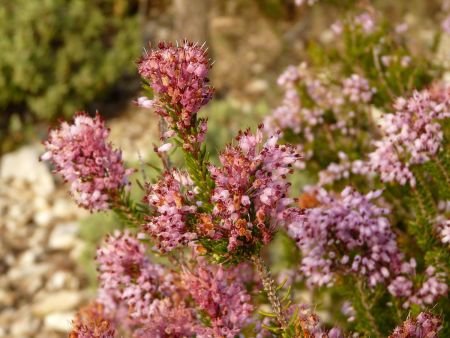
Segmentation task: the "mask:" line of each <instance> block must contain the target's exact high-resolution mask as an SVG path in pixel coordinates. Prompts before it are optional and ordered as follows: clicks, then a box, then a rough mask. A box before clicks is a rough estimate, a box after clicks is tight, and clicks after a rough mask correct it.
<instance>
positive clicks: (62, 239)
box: [48, 222, 79, 250]
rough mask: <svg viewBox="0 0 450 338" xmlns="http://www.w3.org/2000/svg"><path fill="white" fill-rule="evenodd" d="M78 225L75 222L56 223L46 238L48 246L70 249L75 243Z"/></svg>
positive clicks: (54, 248) (55, 248)
mask: <svg viewBox="0 0 450 338" xmlns="http://www.w3.org/2000/svg"><path fill="white" fill-rule="evenodd" d="M78 231H79V226H78V223H77V222H70V223H63V224H59V225H57V226H56V227H55V228H54V229H53V231H52V233H51V234H50V238H49V240H48V246H49V248H50V249H53V250H70V249H72V248H73V247H75V245H76V244H77V235H78Z"/></svg>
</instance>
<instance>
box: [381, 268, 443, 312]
mask: <svg viewBox="0 0 450 338" xmlns="http://www.w3.org/2000/svg"><path fill="white" fill-rule="evenodd" d="M415 266H416V264H415V261H414V260H412V261H411V262H409V263H408V262H405V263H403V265H402V267H401V270H400V271H401V274H400V273H399V275H398V276H397V277H396V278H395V279H394V280H393V281H392V282H391V283H390V284H389V286H388V290H389V292H390V293H391V294H392V295H393V296H395V297H398V298H402V299H404V300H405V301H404V303H403V307H404V308H408V307H410V305H411V304H417V305H420V306H421V307H422V308H425V307H428V306H432V305H433V304H435V303H436V301H437V300H438V299H439V298H441V297H444V296H446V295H447V293H448V285H447V283H446V274H445V273H442V272H437V271H436V269H435V268H434V267H432V266H429V267H428V268H427V269H426V271H425V277H426V279H425V280H424V281H423V283H421V284H419V285H418V286H417V287H415V285H414V282H413V280H412V279H411V278H412V277H414V276H415V273H416V271H415ZM400 271H399V272H400Z"/></svg>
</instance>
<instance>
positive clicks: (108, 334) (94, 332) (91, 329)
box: [69, 303, 116, 338]
mask: <svg viewBox="0 0 450 338" xmlns="http://www.w3.org/2000/svg"><path fill="white" fill-rule="evenodd" d="M72 325H73V327H72V331H71V332H70V334H69V338H114V337H116V329H115V326H114V324H113V323H112V322H111V320H110V319H108V318H107V316H106V315H105V313H104V309H103V306H102V305H101V304H99V303H93V304H90V305H88V306H86V307H85V308H83V309H81V310H80V311H79V312H78V313H77V315H76V317H75V319H74V321H73V323H72Z"/></svg>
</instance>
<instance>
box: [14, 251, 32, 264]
mask: <svg viewBox="0 0 450 338" xmlns="http://www.w3.org/2000/svg"><path fill="white" fill-rule="evenodd" d="M36 258H37V253H36V252H35V251H33V250H27V251H25V252H24V253H22V254H21V255H20V256H19V259H18V260H17V263H18V264H19V266H30V265H33V263H34V262H36Z"/></svg>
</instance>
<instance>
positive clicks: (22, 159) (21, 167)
mask: <svg viewBox="0 0 450 338" xmlns="http://www.w3.org/2000/svg"><path fill="white" fill-rule="evenodd" d="M42 153H43V148H42V146H40V145H37V144H36V145H30V146H25V147H22V148H20V149H18V150H16V151H14V152H12V153H8V154H5V155H3V157H2V158H1V162H0V179H5V180H6V179H10V178H13V179H17V178H18V179H24V180H26V181H28V182H30V183H32V189H33V191H34V192H35V193H36V195H38V196H50V195H51V194H52V193H53V192H54V190H55V183H54V181H53V177H52V175H51V173H50V170H49V169H48V167H47V165H46V164H44V163H42V162H40V161H39V156H40V155H41V154H42Z"/></svg>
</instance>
